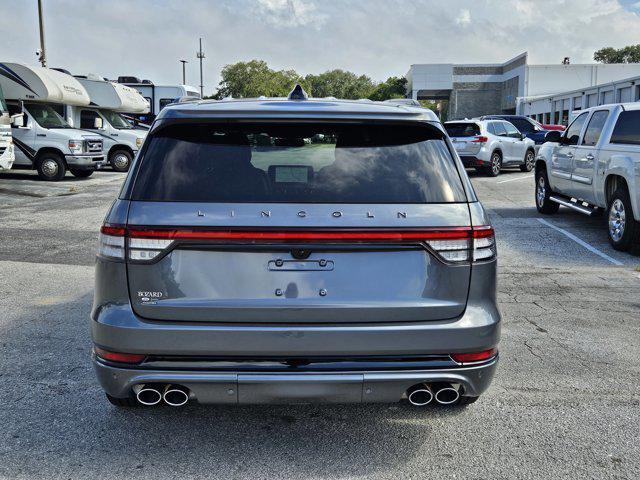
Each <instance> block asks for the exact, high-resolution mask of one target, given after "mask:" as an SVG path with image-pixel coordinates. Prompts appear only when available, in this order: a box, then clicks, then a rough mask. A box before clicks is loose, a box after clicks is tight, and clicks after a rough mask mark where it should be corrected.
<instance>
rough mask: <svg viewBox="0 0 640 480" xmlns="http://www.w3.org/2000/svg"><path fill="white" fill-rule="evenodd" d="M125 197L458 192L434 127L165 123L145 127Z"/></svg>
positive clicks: (403, 199) (417, 196)
mask: <svg viewBox="0 0 640 480" xmlns="http://www.w3.org/2000/svg"><path fill="white" fill-rule="evenodd" d="M132 198H133V199H134V200H147V201H179V202H230V203H234V202H238V203H253V202H290V203H441V202H447V203H450V202H461V201H465V195H464V190H463V187H462V182H461V180H460V177H459V174H458V172H457V170H456V167H455V163H454V161H453V158H452V157H451V154H450V153H449V150H448V149H447V145H446V143H445V141H444V139H443V135H442V132H440V131H439V130H436V129H435V128H432V127H427V126H391V125H353V124H349V125H336V124H297V125H291V124H271V125H270V124H254V125H249V124H244V125H235V126H225V125H174V126H170V127H166V128H164V129H163V130H160V131H159V132H157V133H155V134H153V136H152V138H151V139H150V142H149V146H148V149H147V151H146V152H145V154H144V156H143V158H142V161H141V165H140V169H139V172H138V175H137V178H136V181H135V185H134V187H133V192H132Z"/></svg>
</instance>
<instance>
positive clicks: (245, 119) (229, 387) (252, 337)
mask: <svg viewBox="0 0 640 480" xmlns="http://www.w3.org/2000/svg"><path fill="white" fill-rule="evenodd" d="M91 315H92V319H91V323H92V335H93V342H94V353H93V362H94V365H95V369H96V372H97V376H98V379H99V381H100V384H101V385H102V387H103V389H104V390H105V392H106V394H107V398H108V399H109V401H110V402H111V403H113V404H115V405H118V406H122V407H126V406H135V405H149V406H151V405H157V404H166V405H171V406H176V407H177V406H181V405H184V404H186V403H188V402H197V403H200V404H225V403H227V404H260V403H264V404H269V403H310V402H322V403H358V402H367V403H368V402H397V401H405V402H407V403H410V404H412V405H415V406H424V405H428V404H431V405H434V406H438V405H452V406H454V405H466V404H469V403H472V402H474V401H475V400H477V399H478V397H479V396H480V395H481V394H482V393H483V392H484V391H485V390H486V389H487V388H488V387H489V383H490V382H491V379H492V377H493V374H494V371H495V368H496V365H497V361H498V350H497V344H498V339H499V333H500V314H499V312H498V309H497V306H496V245H495V238H494V231H493V228H492V227H491V225H490V224H489V221H488V218H487V216H486V214H485V212H484V210H483V208H482V206H481V205H480V203H479V202H478V200H477V198H476V196H475V193H474V191H473V189H472V186H471V184H470V182H469V180H468V178H467V176H466V174H465V171H464V168H463V165H462V164H461V162H460V159H459V157H458V156H457V154H456V153H455V149H454V148H453V147H452V145H451V142H450V141H449V138H448V137H447V134H446V132H445V131H444V130H443V128H442V125H441V124H440V122H439V121H438V119H437V117H436V116H435V115H434V114H433V113H432V112H431V111H429V110H426V109H422V108H418V107H414V106H408V105H402V104H393V103H389V102H387V103H377V102H369V101H342V100H335V99H309V98H307V96H306V94H305V93H304V91H302V90H301V89H300V88H299V87H296V89H294V91H293V92H292V94H291V95H290V96H289V97H288V98H274V99H264V98H261V99H254V100H223V101H185V102H178V103H175V104H173V105H170V106H167V107H166V108H164V109H163V110H162V112H161V113H160V114H159V116H158V117H157V119H156V120H155V122H154V124H153V125H152V127H151V130H150V132H149V135H148V136H147V138H146V140H145V143H144V145H143V147H142V149H141V151H140V153H139V155H138V157H137V158H136V160H135V162H134V164H133V165H132V168H131V169H130V171H129V174H128V177H127V179H126V182H125V184H124V186H123V188H122V191H121V193H120V195H119V198H118V199H117V200H116V201H115V202H114V204H113V206H112V207H111V209H110V211H109V213H108V214H107V216H106V218H105V221H104V224H103V226H102V228H101V233H100V244H99V250H98V255H97V261H96V288H95V299H94V305H93V310H92V314H91Z"/></svg>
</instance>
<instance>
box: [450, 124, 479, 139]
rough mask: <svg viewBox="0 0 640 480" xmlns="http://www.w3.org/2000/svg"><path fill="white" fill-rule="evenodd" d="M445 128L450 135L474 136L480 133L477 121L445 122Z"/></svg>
mask: <svg viewBox="0 0 640 480" xmlns="http://www.w3.org/2000/svg"><path fill="white" fill-rule="evenodd" d="M444 128H445V130H446V131H447V133H448V134H449V136H450V137H475V136H476V135H480V127H479V126H478V124H477V123H445V125H444Z"/></svg>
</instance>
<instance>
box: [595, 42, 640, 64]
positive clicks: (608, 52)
mask: <svg viewBox="0 0 640 480" xmlns="http://www.w3.org/2000/svg"><path fill="white" fill-rule="evenodd" d="M593 59H594V60H595V61H596V62H601V63H640V44H638V45H629V46H626V47H622V48H613V47H605V48H601V49H600V50H598V51H597V52H595V53H594V54H593Z"/></svg>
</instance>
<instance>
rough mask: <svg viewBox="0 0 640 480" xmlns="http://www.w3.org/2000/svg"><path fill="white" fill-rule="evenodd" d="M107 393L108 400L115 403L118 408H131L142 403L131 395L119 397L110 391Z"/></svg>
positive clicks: (112, 403)
mask: <svg viewBox="0 0 640 480" xmlns="http://www.w3.org/2000/svg"><path fill="white" fill-rule="evenodd" d="M105 395H106V396H107V400H109V403H111V405H115V406H116V407H118V408H131V407H139V406H140V404H139V403H138V401H137V400H136V399H135V398H131V397H127V398H117V397H112V396H111V395H109V394H108V393H105Z"/></svg>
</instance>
